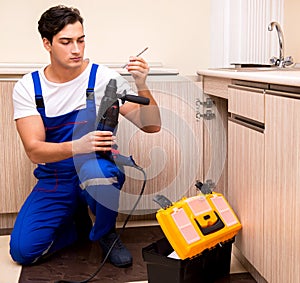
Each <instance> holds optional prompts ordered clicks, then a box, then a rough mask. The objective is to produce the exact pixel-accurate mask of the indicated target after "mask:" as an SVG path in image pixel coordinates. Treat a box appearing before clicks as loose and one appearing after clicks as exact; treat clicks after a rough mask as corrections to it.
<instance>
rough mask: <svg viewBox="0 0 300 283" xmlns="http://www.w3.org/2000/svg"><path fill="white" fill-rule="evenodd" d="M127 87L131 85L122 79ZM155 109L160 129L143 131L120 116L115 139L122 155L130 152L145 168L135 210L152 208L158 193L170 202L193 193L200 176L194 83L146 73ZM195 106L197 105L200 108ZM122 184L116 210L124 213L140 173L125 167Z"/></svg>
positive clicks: (198, 98) (198, 90)
mask: <svg viewBox="0 0 300 283" xmlns="http://www.w3.org/2000/svg"><path fill="white" fill-rule="evenodd" d="M128 80H129V81H130V83H131V84H132V87H133V88H134V87H135V86H134V83H133V81H132V79H131V78H128ZM147 84H148V87H149V88H150V90H151V92H152V94H153V96H154V97H155V99H156V100H157V103H158V105H159V108H160V112H161V119H162V128H161V131H160V132H158V133H154V134H147V133H144V132H142V131H140V130H139V129H137V128H136V127H135V126H134V125H132V124H131V123H130V122H128V121H127V120H126V119H124V118H123V117H122V118H123V119H120V122H119V127H118V133H117V141H118V145H119V150H120V152H121V153H122V154H124V155H132V156H133V158H134V159H135V161H136V163H137V164H139V165H140V166H141V167H143V168H144V169H145V172H146V174H147V184H146V188H145V192H144V195H143V197H142V198H141V201H140V203H139V205H138V207H137V210H136V211H135V214H139V215H142V214H150V213H153V212H156V211H157V210H158V208H159V207H158V205H157V204H156V203H155V202H154V201H153V197H154V196H155V195H157V194H162V195H165V196H166V197H168V198H169V199H170V200H171V201H177V200H179V199H181V198H182V197H184V196H189V195H195V194H196V188H195V182H196V180H200V181H202V176H203V119H202V117H200V116H199V115H198V114H199V113H198V112H199V111H201V113H202V111H203V109H202V106H199V101H203V93H202V87H201V84H199V82H195V81H193V80H191V79H188V78H185V77H181V76H149V77H148V80H147ZM200 108H201V109H200ZM125 171H126V175H127V178H126V182H125V184H124V188H123V189H122V192H121V198H120V211H121V212H124V213H128V211H129V210H131V208H132V206H133V204H134V202H135V201H136V199H137V197H138V194H139V192H140V189H141V184H142V177H143V176H142V174H141V173H140V172H137V171H136V170H135V169H131V168H125Z"/></svg>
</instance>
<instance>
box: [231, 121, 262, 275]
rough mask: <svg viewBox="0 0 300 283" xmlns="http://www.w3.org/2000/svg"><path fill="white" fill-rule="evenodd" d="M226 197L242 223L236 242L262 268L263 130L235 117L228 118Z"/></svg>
mask: <svg viewBox="0 0 300 283" xmlns="http://www.w3.org/2000/svg"><path fill="white" fill-rule="evenodd" d="M228 201H229V203H230V204H231V205H232V208H233V209H234V211H235V212H236V213H237V216H238V218H239V219H240V221H241V223H242V225H243V228H242V230H241V231H240V232H239V234H238V235H237V237H236V241H235V246H236V247H237V248H238V249H239V250H240V251H241V252H242V254H243V255H244V256H245V257H246V258H247V260H248V261H249V262H250V263H251V264H252V265H253V266H254V267H255V268H256V270H257V271H259V272H262V270H263V257H262V255H263V250H264V248H263V236H264V233H263V227H264V211H263V206H264V134H263V132H260V131H257V130H255V129H253V128H252V127H249V126H248V125H247V124H242V123H240V122H237V121H234V120H230V121H229V122H228Z"/></svg>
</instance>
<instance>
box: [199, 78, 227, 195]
mask: <svg viewBox="0 0 300 283" xmlns="http://www.w3.org/2000/svg"><path fill="white" fill-rule="evenodd" d="M230 83H231V80H229V79H227V78H224V79H223V78H222V79H220V78H214V77H205V79H204V80H203V92H204V99H203V103H204V105H203V107H204V109H203V113H206V117H203V180H204V181H207V180H208V181H210V182H211V183H212V185H213V186H214V190H215V191H217V192H219V193H222V194H224V195H226V194H227V175H228V174H227V168H228V166H227V162H228V161H227V132H228V129H227V127H228V119H227V118H228V114H227V108H228V105H227V98H228V84H230ZM209 102H211V103H209Z"/></svg>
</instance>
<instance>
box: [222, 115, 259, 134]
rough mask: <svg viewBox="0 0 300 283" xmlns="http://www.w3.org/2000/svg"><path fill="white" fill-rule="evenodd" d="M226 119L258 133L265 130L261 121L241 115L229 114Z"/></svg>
mask: <svg viewBox="0 0 300 283" xmlns="http://www.w3.org/2000/svg"><path fill="white" fill-rule="evenodd" d="M228 120H229V121H231V122H233V123H236V124H239V125H241V126H244V127H247V128H249V129H252V130H255V131H257V132H260V133H264V130H265V125H264V124H263V123H260V122H258V121H254V120H251V119H248V118H245V117H243V116H239V115H235V114H231V116H229V117H228Z"/></svg>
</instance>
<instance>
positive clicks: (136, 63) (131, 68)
mask: <svg viewBox="0 0 300 283" xmlns="http://www.w3.org/2000/svg"><path fill="white" fill-rule="evenodd" d="M126 68H127V70H128V72H129V73H130V74H131V75H132V77H133V78H134V81H135V84H136V87H137V90H138V91H139V90H145V89H147V86H146V78H147V76H148V73H149V66H148V64H147V62H146V61H145V60H144V59H143V58H141V57H133V56H132V57H130V58H129V63H128V64H127V67H126Z"/></svg>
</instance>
